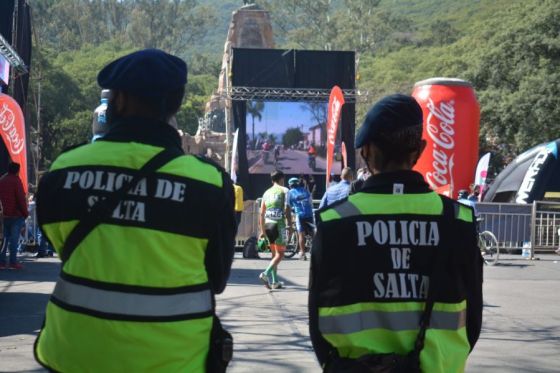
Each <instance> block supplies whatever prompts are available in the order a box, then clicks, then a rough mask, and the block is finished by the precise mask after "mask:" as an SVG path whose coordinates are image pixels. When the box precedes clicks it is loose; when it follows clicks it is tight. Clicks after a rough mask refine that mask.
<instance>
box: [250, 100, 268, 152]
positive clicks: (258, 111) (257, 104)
mask: <svg viewBox="0 0 560 373" xmlns="http://www.w3.org/2000/svg"><path fill="white" fill-rule="evenodd" d="M263 111H264V102H262V101H247V114H249V115H250V116H251V119H252V127H253V131H252V132H251V133H252V137H251V139H252V142H253V147H254V146H255V144H256V138H255V118H256V119H258V120H259V121H260V120H261V119H262V113H263Z"/></svg>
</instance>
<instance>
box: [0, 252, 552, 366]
mask: <svg viewBox="0 0 560 373" xmlns="http://www.w3.org/2000/svg"><path fill="white" fill-rule="evenodd" d="M540 258H541V260H538V261H527V260H523V259H521V258H520V257H519V256H509V257H507V258H504V259H505V260H501V263H500V264H499V265H497V266H494V267H485V281H484V323H483V330H482V334H481V337H480V339H479V341H478V343H477V345H476V347H475V349H474V351H473V353H472V354H471V356H470V358H469V361H468V366H467V372H469V373H475V372H539V373H540V372H543V373H548V372H560V352H559V351H560V295H559V292H558V288H559V287H560V256H556V255H541V256H540ZM23 261H24V264H25V265H26V267H25V269H24V270H22V271H12V270H3V271H0V372H40V371H42V369H41V368H40V366H39V365H37V364H36V363H35V361H34V359H33V354H32V346H33V342H34V340H35V337H36V335H37V333H38V330H39V328H40V327H41V324H42V319H43V315H44V309H45V304H46V302H47V300H48V297H49V293H50V292H51V291H52V289H53V287H54V281H55V280H56V276H57V274H58V271H59V264H58V260H57V259H56V258H49V259H39V260H33V259H23ZM267 262H268V261H267V259H266V258H263V259H260V260H259V259H255V260H246V259H241V258H237V259H236V260H235V262H234V266H233V271H232V275H231V278H230V281H229V286H228V288H227V290H226V291H225V292H224V294H222V295H219V296H218V297H217V302H218V313H219V315H220V317H221V319H222V322H223V324H224V325H225V327H226V328H227V329H228V330H229V331H230V332H231V333H232V334H233V336H234V339H235V352H234V360H233V361H232V363H231V365H230V369H229V371H230V372H234V373H235V372H261V371H270V372H319V371H320V370H319V367H318V365H317V363H316V360H315V355H314V353H313V350H312V348H311V343H310V341H309V337H308V323H307V306H306V304H307V278H308V269H309V262H308V261H307V262H303V261H298V260H294V259H291V260H290V259H288V260H286V261H285V262H282V263H281V265H280V269H279V275H280V277H281V279H282V280H283V281H285V284H286V288H285V289H282V290H275V291H269V290H267V289H265V288H264V286H262V284H261V283H260V282H259V281H258V280H257V276H258V274H259V273H260V272H261V271H262V270H263V269H264V268H265V267H266V265H267Z"/></svg>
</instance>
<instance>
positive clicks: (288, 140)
mask: <svg viewBox="0 0 560 373" xmlns="http://www.w3.org/2000/svg"><path fill="white" fill-rule="evenodd" d="M300 141H303V132H301V130H300V129H299V128H297V127H293V128H288V129H287V130H286V132H284V134H283V135H282V144H284V146H292V145H297V144H299V142H300Z"/></svg>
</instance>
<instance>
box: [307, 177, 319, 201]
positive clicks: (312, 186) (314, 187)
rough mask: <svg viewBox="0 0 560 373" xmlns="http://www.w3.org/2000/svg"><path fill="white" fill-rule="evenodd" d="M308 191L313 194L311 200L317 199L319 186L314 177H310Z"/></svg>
mask: <svg viewBox="0 0 560 373" xmlns="http://www.w3.org/2000/svg"><path fill="white" fill-rule="evenodd" d="M307 190H308V191H309V193H310V194H311V199H313V198H315V193H317V184H316V183H315V178H314V177H313V175H309V180H308V181H307Z"/></svg>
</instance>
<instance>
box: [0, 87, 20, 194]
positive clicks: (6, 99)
mask: <svg viewBox="0 0 560 373" xmlns="http://www.w3.org/2000/svg"><path fill="white" fill-rule="evenodd" d="M0 135H1V136H2V140H3V141H4V145H6V149H8V153H9V154H10V158H11V159H12V161H13V162H17V163H19V164H20V166H21V168H20V171H19V177H20V179H21V182H22V183H23V188H24V189H25V192H26V193H27V147H26V145H25V121H24V120H23V113H22V112H21V108H20V107H19V105H18V103H17V102H16V100H14V99H13V98H11V97H10V96H8V95H5V94H3V93H0Z"/></svg>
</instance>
